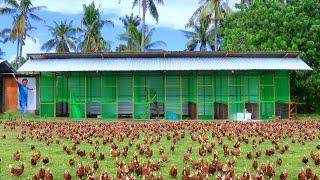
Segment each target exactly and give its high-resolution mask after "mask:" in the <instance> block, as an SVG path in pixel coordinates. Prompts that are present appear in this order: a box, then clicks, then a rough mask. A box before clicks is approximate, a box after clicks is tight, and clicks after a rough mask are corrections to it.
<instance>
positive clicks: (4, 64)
mask: <svg viewBox="0 0 320 180" xmlns="http://www.w3.org/2000/svg"><path fill="white" fill-rule="evenodd" d="M0 73H16V70H15V69H13V68H12V67H11V65H10V64H9V62H8V61H6V60H2V59H0Z"/></svg>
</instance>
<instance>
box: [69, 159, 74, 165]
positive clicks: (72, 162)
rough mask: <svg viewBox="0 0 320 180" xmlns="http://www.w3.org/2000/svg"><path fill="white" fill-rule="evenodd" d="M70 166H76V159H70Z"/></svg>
mask: <svg viewBox="0 0 320 180" xmlns="http://www.w3.org/2000/svg"><path fill="white" fill-rule="evenodd" d="M68 163H69V166H73V165H74V163H75V161H74V159H73V158H71V159H69V162H68Z"/></svg>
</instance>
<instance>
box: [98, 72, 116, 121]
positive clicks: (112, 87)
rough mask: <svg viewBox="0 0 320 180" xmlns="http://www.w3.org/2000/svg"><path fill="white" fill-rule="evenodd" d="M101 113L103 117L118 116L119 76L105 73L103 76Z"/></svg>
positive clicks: (113, 117)
mask: <svg viewBox="0 0 320 180" xmlns="http://www.w3.org/2000/svg"><path fill="white" fill-rule="evenodd" d="M101 89H102V90H101V115H102V118H103V119H116V118H117V114H118V113H117V76H116V74H114V73H103V74H102V77H101Z"/></svg>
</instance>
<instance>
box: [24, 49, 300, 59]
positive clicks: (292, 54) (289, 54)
mask: <svg viewBox="0 0 320 180" xmlns="http://www.w3.org/2000/svg"><path fill="white" fill-rule="evenodd" d="M299 54H300V53H299V52H298V51H255V52H228V51H207V52H202V51H165V52H90V53H82V52H62V53H36V54H28V57H29V58H30V59H71V58H79V59H82V58H173V57H180V58H182V57H261V58H267V57H269V58H282V57H285V58H296V57H298V56H299Z"/></svg>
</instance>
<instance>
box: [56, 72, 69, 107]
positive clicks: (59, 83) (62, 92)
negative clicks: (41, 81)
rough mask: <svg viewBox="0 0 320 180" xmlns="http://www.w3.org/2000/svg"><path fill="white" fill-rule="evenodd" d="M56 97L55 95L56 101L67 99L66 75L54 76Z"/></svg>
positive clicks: (65, 100)
mask: <svg viewBox="0 0 320 180" xmlns="http://www.w3.org/2000/svg"><path fill="white" fill-rule="evenodd" d="M56 97H57V103H61V102H68V101H69V90H68V77H67V75H59V76H56Z"/></svg>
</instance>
